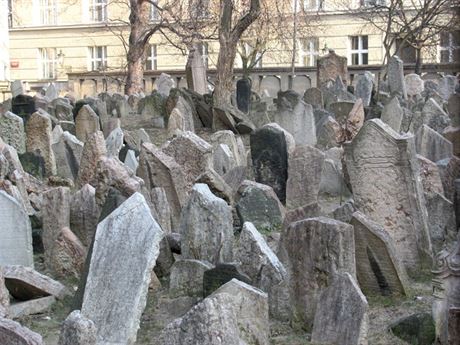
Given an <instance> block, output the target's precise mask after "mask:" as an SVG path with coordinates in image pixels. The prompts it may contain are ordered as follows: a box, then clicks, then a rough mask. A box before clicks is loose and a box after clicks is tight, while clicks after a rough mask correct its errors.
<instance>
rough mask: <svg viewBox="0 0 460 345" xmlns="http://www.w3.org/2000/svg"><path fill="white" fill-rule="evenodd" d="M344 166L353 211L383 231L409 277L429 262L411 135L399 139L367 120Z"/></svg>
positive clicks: (424, 213)
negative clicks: (393, 243)
mask: <svg viewBox="0 0 460 345" xmlns="http://www.w3.org/2000/svg"><path fill="white" fill-rule="evenodd" d="M345 162H346V167H347V171H348V175H349V176H350V183H351V186H352V189H353V195H354V200H355V203H356V206H357V208H358V209H360V210H361V211H362V212H363V213H364V214H366V215H367V216H369V217H370V218H371V219H372V220H374V221H376V222H377V223H379V224H381V225H383V226H384V228H385V230H386V231H387V232H388V233H389V235H390V236H391V237H392V239H393V240H394V242H395V247H396V253H397V255H398V256H399V257H400V258H402V260H403V262H404V265H405V266H406V269H407V270H408V271H409V274H410V273H412V274H414V275H417V274H418V273H419V272H420V269H421V268H422V267H424V266H425V265H426V264H428V261H430V257H431V242H430V237H429V230H428V221H427V217H428V216H427V211H426V208H425V203H424V196H423V189H422V185H421V181H420V177H419V170H418V162H417V159H416V156H415V144H414V137H413V136H409V135H406V136H401V135H399V134H398V133H396V132H395V131H394V130H393V129H391V128H390V127H389V126H388V125H386V124H385V123H383V122H382V121H381V120H379V119H372V120H369V121H366V122H365V124H364V126H363V127H362V129H361V131H360V132H359V133H358V135H357V136H356V137H355V138H354V139H353V141H352V142H351V143H348V144H345Z"/></svg>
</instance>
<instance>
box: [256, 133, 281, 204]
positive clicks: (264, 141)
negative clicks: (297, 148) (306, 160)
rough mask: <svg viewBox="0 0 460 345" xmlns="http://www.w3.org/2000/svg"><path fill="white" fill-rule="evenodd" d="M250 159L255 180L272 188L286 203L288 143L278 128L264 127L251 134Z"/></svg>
mask: <svg viewBox="0 0 460 345" xmlns="http://www.w3.org/2000/svg"><path fill="white" fill-rule="evenodd" d="M250 143H251V158H252V165H253V169H254V177H255V180H256V181H257V182H259V183H263V184H266V185H269V186H270V187H272V188H273V190H274V191H275V193H276V195H277V196H278V198H279V199H280V201H281V202H282V203H285V202H286V181H287V177H288V176H287V168H288V143H287V140H286V136H285V133H284V131H283V130H282V129H281V128H280V127H279V126H274V125H272V124H269V125H265V126H263V127H262V128H260V129H258V130H257V131H255V132H254V133H252V134H251V137H250Z"/></svg>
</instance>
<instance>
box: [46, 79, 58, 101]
mask: <svg viewBox="0 0 460 345" xmlns="http://www.w3.org/2000/svg"><path fill="white" fill-rule="evenodd" d="M45 96H46V97H47V98H48V99H49V100H50V101H52V100H54V99H56V98H58V96H59V92H58V90H56V86H55V85H54V84H53V83H50V84H49V85H48V87H47V88H46V91H45Z"/></svg>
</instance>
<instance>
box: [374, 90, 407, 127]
mask: <svg viewBox="0 0 460 345" xmlns="http://www.w3.org/2000/svg"><path fill="white" fill-rule="evenodd" d="M403 116H404V112H403V110H402V108H401V106H400V105H399V100H398V97H393V98H392V99H391V101H390V102H388V103H387V104H386V105H385V106H384V107H383V110H382V115H381V117H380V118H381V120H382V121H383V122H385V123H386V124H387V125H388V126H390V127H391V128H393V130H395V131H396V132H397V133H399V132H400V130H401V123H402V120H403Z"/></svg>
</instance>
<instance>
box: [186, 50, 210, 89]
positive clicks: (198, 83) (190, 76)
mask: <svg viewBox="0 0 460 345" xmlns="http://www.w3.org/2000/svg"><path fill="white" fill-rule="evenodd" d="M197 48H198V47H196V46H195V47H194V48H193V49H191V50H190V52H189V55H188V59H187V64H186V65H185V75H186V77H187V86H188V88H189V89H191V90H193V91H195V92H197V93H199V94H200V95H204V94H205V93H207V92H208V90H207V89H208V81H207V80H206V67H205V65H204V61H203V57H202V56H201V53H200V50H199V49H197Z"/></svg>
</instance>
